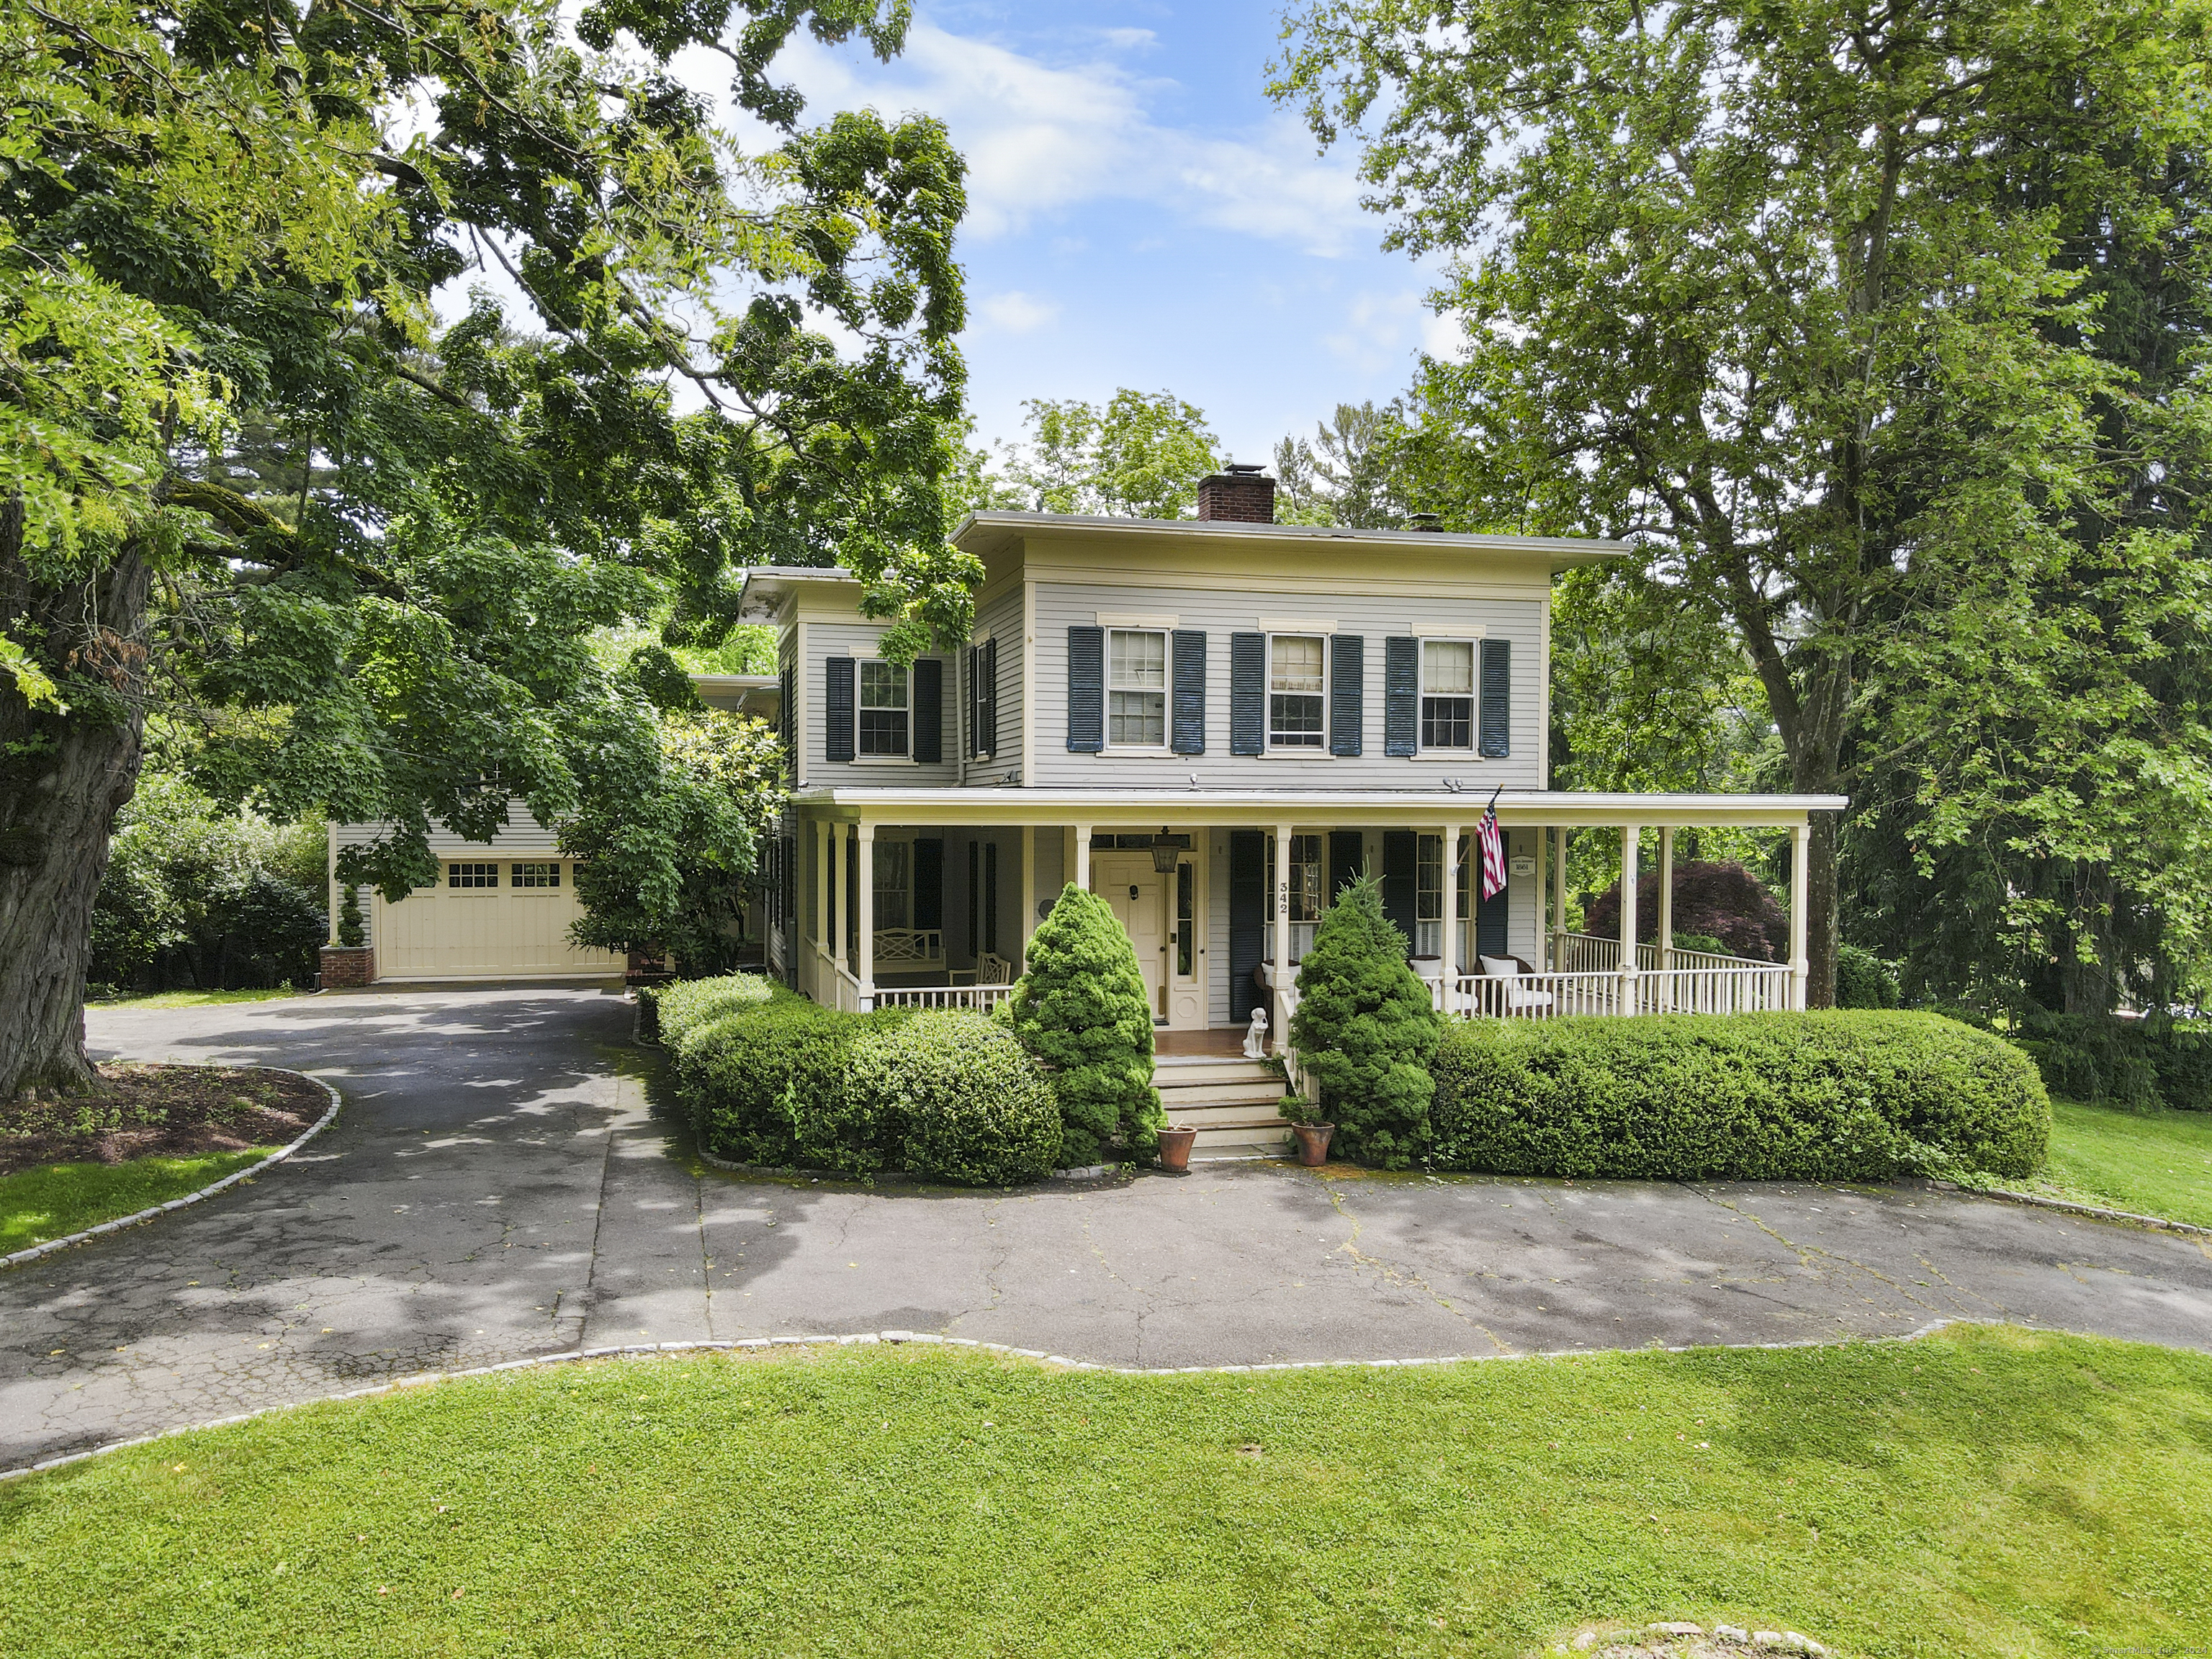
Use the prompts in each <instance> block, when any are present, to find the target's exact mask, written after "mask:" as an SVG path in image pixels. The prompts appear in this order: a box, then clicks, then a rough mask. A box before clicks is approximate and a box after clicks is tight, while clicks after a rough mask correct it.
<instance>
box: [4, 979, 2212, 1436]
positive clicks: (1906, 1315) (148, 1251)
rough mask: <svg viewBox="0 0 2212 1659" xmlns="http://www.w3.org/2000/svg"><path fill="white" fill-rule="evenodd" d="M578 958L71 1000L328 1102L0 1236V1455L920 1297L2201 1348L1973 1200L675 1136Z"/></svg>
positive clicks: (2067, 1233)
mask: <svg viewBox="0 0 2212 1659" xmlns="http://www.w3.org/2000/svg"><path fill="white" fill-rule="evenodd" d="M628 1031H629V1006H628V1005H627V1004H625V1003H623V1001H622V1000H620V998H619V997H617V996H616V995H613V994H608V993H604V992H598V991H590V990H556V989H545V988H520V989H468V990H440V991H428V990H423V991H415V992H363V993H349V994H328V995H325V996H320V997H315V998H311V999H309V998H303V999H298V1000H288V1001H279V1002H270V1003H259V1004H245V1005H237V1006H226V1007H216V1008H200V1009H187V1010H173V1011H163V1012H152V1011H95V1012H94V1015H93V1018H92V1030H91V1036H92V1046H93V1048H94V1050H95V1052H97V1053H99V1054H101V1055H103V1056H112V1055H124V1056H128V1057H131V1058H135V1059H145V1060H159V1059H173V1060H194V1061H208V1060H230V1061H246V1060H262V1061H267V1062H270V1063H272V1064H281V1065H288V1066H295V1067H297V1068H299V1069H301V1070H304V1071H309V1072H313V1073H316V1074H318V1075H319V1076H324V1077H327V1078H328V1079H330V1080H331V1082H333V1083H334V1084H336V1085H337V1087H338V1088H339V1090H340V1091H342V1092H343V1095H344V1097H345V1101H346V1109H345V1110H344V1112H343V1114H341V1115H340V1116H339V1118H338V1120H337V1122H336V1123H335V1124H334V1125H333V1126H332V1127H331V1128H330V1129H329V1130H327V1131H325V1133H324V1134H323V1135H322V1137H321V1138H320V1139H318V1140H316V1141H315V1142H313V1144H312V1145H311V1146H309V1147H308V1148H307V1150H306V1152H303V1153H302V1154H301V1155H300V1156H299V1157H298V1158H295V1159H294V1160H293V1161H292V1162H291V1163H290V1164H283V1165H279V1166H278V1167H277V1168H276V1169H275V1170H271V1171H270V1172H269V1173H268V1174H267V1175H264V1176H261V1177H259V1178H258V1179H257V1180H256V1181H254V1182H252V1183H251V1184H241V1185H240V1186H239V1187H236V1188H232V1189H231V1190H230V1191H229V1192H228V1193H226V1194H222V1195H221V1196H220V1197H218V1198H216V1199H214V1200H210V1201H209V1202H208V1203H206V1204H204V1205H200V1206H194V1207H193V1208H191V1209H190V1210H185V1211H181V1212H174V1213H172V1214H170V1215H168V1216H166V1217H164V1218H161V1219H160V1220H158V1221H156V1222H155V1223H153V1224H151V1225H148V1226H145V1227H140V1228H133V1229H130V1230H127V1231H124V1232H121V1233H118V1234H113V1235H111V1236H109V1237H105V1238H102V1239H100V1240H97V1241H94V1243H90V1244H88V1245H84V1246H82V1247H80V1248H78V1249H71V1250H65V1251H61V1252H58V1253H57V1254H56V1255H52V1256H48V1257H46V1258H43V1259H41V1260H40V1261H35V1262H33V1263H31V1264H29V1265H27V1266H26V1267H19V1268H15V1269H13V1270H10V1271H8V1272H5V1273H0V1468H13V1467H18V1466H20V1465H21V1464H23V1463H26V1462H31V1461H33V1460H35V1459H37V1458H40V1457H45V1456H52V1455H56V1454H57V1453H59V1452H62V1451H66V1450H71V1449H78V1448H82V1447H86V1446H91V1445H97V1444H100V1443H105V1442H107V1441H111V1440H115V1439H118V1438H122V1437H127V1436H131V1435H136V1434H143V1433H147V1432H149V1431H153V1430H155V1429H159V1428H164V1427H169V1426H173V1425H180V1424H189V1423H197V1422H204V1421H206V1420H208V1419H213V1418H216V1417H222V1416H226V1415H228V1414H231V1413H236V1412H240V1411H245V1410H250V1409H252V1408H254V1407H259V1406H264V1405H270V1404H275V1403H277V1402H280V1401H289V1400H299V1399H307V1398H313V1397H314V1396H317V1395H326V1394H331V1393H333V1392H337V1391H338V1390H341V1389H348V1388H357V1387H361V1386H363V1385H364V1384H367V1383H374V1382H376V1381H379V1380H380V1379H384V1378H389V1377H394V1376H404V1375H408V1374H410V1373H413V1372H417V1371H421V1370H426V1369H447V1368H456V1367H461V1366H468V1365H478V1364H490V1363H494V1362H496V1361H499V1360H502V1359H511V1358H522V1357H524V1356H526V1355H530V1354H536V1353H550V1352H562V1351H563V1350H566V1349H570V1348H574V1347H578V1346H603V1345H613V1344H620V1343H632V1342H661V1341H680V1340H699V1339H710V1340H712V1339H724V1340H726V1339H730V1338H735V1337H743V1336H758V1335H785V1334H819V1333H845V1332H856V1331H875V1330H884V1329H913V1330H924V1331H938V1332H943V1333H945V1334H954V1335H961V1336H969V1337H975V1338H979V1339H981V1340H989V1341H1000V1342H1007V1343H1012V1344H1014V1345H1017V1346H1024V1347H1033V1348H1041V1349H1044V1350H1048V1351H1049V1352H1057V1353H1065V1354H1068V1355H1071V1356H1075V1357H1079V1358H1088V1359H1094V1360H1099V1361H1103V1362H1105V1363H1109V1364H1129V1365H1150V1366H1170V1365H1194V1364H1257V1363H1263V1362H1266V1361H1270V1360H1285V1359H1317V1358H1393V1357H1395V1358H1411V1357H1416V1356H1437V1355H1449V1354H1468V1353H1500V1352H1527V1351H1530V1350H1543V1349H1562V1348H1572V1347H1577V1346H1592V1347H1608V1346H1642V1345H1644V1344H1647V1343H1651V1342H1663V1343H1684V1342H1727V1343H1745V1342H1788V1341H1800V1340H1809V1339H1816V1338H1822V1337H1842V1336H1854V1335H1897V1334H1904V1333H1906V1332H1909V1331H1911V1330H1914V1329H1916V1328H1918V1327H1920V1326H1922V1325H1923V1324H1925V1323H1926V1322H1929V1321H1930V1320H1932V1319H1937V1318H1945V1317H1950V1318H1966V1319H2011V1320H2017V1321H2021V1322H2027V1323H2032V1324H2040V1325H2050V1326H2056V1327H2061V1328H2067V1329H2072V1330H2080V1331H2089V1332H2096V1333H2101V1334H2109V1335H2114V1336H2125V1337H2134V1338H2139V1339H2142V1340H2149V1341H2156V1342H2166V1343H2173V1344H2183V1345H2188V1346H2212V1250H2207V1249H2205V1248H2203V1245H2202V1244H2201V1243H2199V1242H2198V1241H2195V1240H2191V1239H2186V1238H2179V1237H2170V1236H2163V1235H2159V1234H2154V1233H2147V1232H2142V1231H2136V1230H2133V1229H2129V1228H2124V1227H2117V1226H2111V1225H2104V1224H2100V1223H2096V1222H2090V1221H2085V1220H2081V1219H2077V1218H2072V1217H2068V1216H2065V1215H2062V1214H2058V1213H2055V1212H2046V1211H2039V1210H2031V1209H2024V1208H2019V1207H2015V1206H2008V1205H2005V1204H2002V1203H1996V1202H1992V1201H1990V1200H1978V1199H1971V1198H1964V1197H1956V1196H1952V1195H1948V1194H1929V1193H1922V1192H1899V1191H1890V1190H1873V1189H1861V1188H1820V1187H1812V1186H1798V1185H1769V1186H1723V1185H1713V1186H1698V1187H1691V1186H1675V1185H1662V1184H1642V1183H1632V1182H1601V1183H1595V1184H1583V1183H1577V1184H1573V1185H1569V1184H1566V1183H1561V1182H1521V1181H1493V1180H1486V1179H1480V1178H1470V1177H1455V1178H1449V1179H1437V1178H1433V1177H1424V1176H1372V1175H1360V1174H1358V1173H1356V1172H1352V1171H1333V1172H1330V1173H1329V1174H1328V1175H1326V1176H1316V1175H1315V1174H1313V1173H1310V1172H1306V1171H1301V1170H1295V1169H1291V1168H1288V1167H1284V1166H1273V1165H1268V1166H1262V1165H1244V1166H1229V1167H1223V1166H1218V1165H1217V1166H1214V1167H1212V1168H1210V1169H1206V1170H1203V1171H1202V1172H1201V1173H1200V1174H1198V1175H1194V1176H1191V1177H1189V1178H1188V1179H1187V1180H1182V1181H1177V1180H1174V1179H1172V1178H1170V1177H1165V1176H1146V1177H1142V1178H1139V1179H1137V1180H1134V1181H1131V1182H1122V1183H1115V1184H1110V1185H1105V1186H1096V1187H1073V1188H1068V1187H1056V1186H1055V1187H1048V1188H1040V1189H1036V1190H1030V1191H1023V1192H1016V1193H953V1192H943V1191H933V1190H917V1189H910V1188H909V1189H901V1188H884V1189H880V1190H877V1191H869V1190H866V1189H863V1188H855V1187H850V1186H844V1185H837V1184H823V1183H815V1182H806V1181H803V1180H802V1181H763V1180H748V1179H745V1178H744V1177H741V1176H731V1175H726V1174H723V1173H721V1172H719V1171H715V1170H698V1169H696V1168H695V1167H694V1166H693V1165H692V1164H690V1162H689V1161H688V1160H684V1159H681V1158H678V1157H674V1156H671V1150H672V1149H671V1138H670V1131H669V1129H668V1127H667V1126H666V1125H665V1123H664V1122H663V1121H660V1120H659V1119H657V1118H655V1117H654V1116H653V1115H652V1113H651V1111H650V1109H649V1106H648V1101H647V1089H646V1079H647V1076H648V1075H649V1074H650V1073H651V1071H652V1069H653V1068H652V1065H651V1062H650V1061H649V1060H647V1057H645V1056H643V1055H641V1054H638V1053H637V1052H636V1051H635V1050H631V1049H629V1048H627V1047H626V1046H625V1045H624V1039H625V1038H626V1036H627V1035H628Z"/></svg>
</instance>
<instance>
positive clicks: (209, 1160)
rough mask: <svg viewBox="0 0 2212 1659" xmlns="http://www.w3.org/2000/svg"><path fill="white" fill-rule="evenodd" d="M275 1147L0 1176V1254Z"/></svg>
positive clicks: (145, 1202) (167, 1195)
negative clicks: (195, 1156)
mask: <svg viewBox="0 0 2212 1659" xmlns="http://www.w3.org/2000/svg"><path fill="white" fill-rule="evenodd" d="M275 1151H276V1148H275V1147H274V1146H252V1147H248V1148H246V1150H245V1151H243V1152H208V1153H204V1154H202V1155H201V1156H199V1157H197V1158H158V1157H157V1158H129V1159H126V1160H125V1162H123V1163H121V1164H100V1163H94V1162H89V1161H88V1162H85V1163H81V1164H40V1165H39V1166H38V1167H37V1168H35V1169H30V1170H18V1171H17V1172H16V1173H15V1174H14V1175H8V1176H0V1255H9V1253H11V1252H13V1251H15V1250H21V1249H29V1248H30V1247H31V1246H32V1245H33V1244H42V1243H45V1242H46V1240H47V1239H50V1238H64V1237H68V1236H69V1235H70V1233H75V1232H82V1231H83V1230H84V1229H85V1228H87V1227H97V1226H98V1225H100V1223H101V1222H103V1221H112V1220H114V1219H115V1218H117V1217H118V1216H125V1215H135V1214H137V1212H139V1211H141V1210H144V1209H149V1208H151V1207H152V1206H155V1205H156V1204H166V1203H167V1202H168V1201H169V1200H171V1199H173V1198H182V1197H183V1196H184V1195H185V1194H186V1193H196V1192H197V1191H198V1190H199V1189H200V1188H203V1187H204V1186H206V1185H208V1184H209V1183H210V1182H216V1181H220V1180H222V1178H223V1177H224V1176H227V1175H228V1174H229V1173H230V1172H231V1171H232V1170H242V1169H245V1168H246V1166H247V1165H248V1164H258V1163H259V1162H260V1161H261V1160H262V1159H263V1158H266V1157H268V1156H269V1154H270V1153H271V1152H275Z"/></svg>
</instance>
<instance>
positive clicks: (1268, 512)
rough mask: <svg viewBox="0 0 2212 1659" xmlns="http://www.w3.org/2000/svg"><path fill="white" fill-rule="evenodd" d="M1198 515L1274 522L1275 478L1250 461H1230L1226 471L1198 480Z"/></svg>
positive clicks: (1238, 522) (1241, 520) (1247, 522)
mask: <svg viewBox="0 0 2212 1659" xmlns="http://www.w3.org/2000/svg"><path fill="white" fill-rule="evenodd" d="M1198 516H1199V517H1200V518H1201V519H1226V520H1231V521H1232V522H1234V523H1237V524H1273V523H1274V521H1275V481H1274V480H1273V478H1271V477H1268V476H1267V474H1266V473H1265V472H1263V471H1261V470H1260V469H1259V467H1257V466H1256V465H1253V464H1252V463H1251V462H1249V461H1244V462H1237V461H1231V462H1230V463H1229V470H1228V471H1226V472H1216V473H1212V474H1211V475H1209V476H1208V477H1203V478H1200V480H1199V481H1198Z"/></svg>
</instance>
